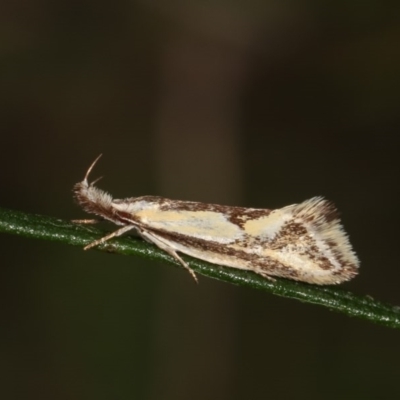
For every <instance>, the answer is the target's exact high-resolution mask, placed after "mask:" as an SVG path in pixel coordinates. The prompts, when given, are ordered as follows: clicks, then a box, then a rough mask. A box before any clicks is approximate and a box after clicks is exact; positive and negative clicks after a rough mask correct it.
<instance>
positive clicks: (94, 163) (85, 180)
mask: <svg viewBox="0 0 400 400" xmlns="http://www.w3.org/2000/svg"><path fill="white" fill-rule="evenodd" d="M102 155H103V154H100V155H99V156H98V157H97V158H96V159H95V160H94V161H93V162H92V165H91V166H90V167H89V169H88V170H87V172H86V175H85V178H84V179H83V181H84V182H87V179H88V177H89V174H90V172H91V171H92V169H93V167H94V166H95V165H96V163H97V161H99V159H100V157H101V156H102ZM99 179H101V178H99ZM99 179H97V180H96V181H95V182H97V181H98V180H99Z"/></svg>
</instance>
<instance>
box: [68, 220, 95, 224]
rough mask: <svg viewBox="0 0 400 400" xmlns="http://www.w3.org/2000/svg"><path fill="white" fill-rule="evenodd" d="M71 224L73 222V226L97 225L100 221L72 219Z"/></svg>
mask: <svg viewBox="0 0 400 400" xmlns="http://www.w3.org/2000/svg"><path fill="white" fill-rule="evenodd" d="M71 222H73V223H74V224H85V225H89V224H98V223H99V222H101V220H100V219H72V220H71Z"/></svg>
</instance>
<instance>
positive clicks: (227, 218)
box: [73, 154, 359, 285]
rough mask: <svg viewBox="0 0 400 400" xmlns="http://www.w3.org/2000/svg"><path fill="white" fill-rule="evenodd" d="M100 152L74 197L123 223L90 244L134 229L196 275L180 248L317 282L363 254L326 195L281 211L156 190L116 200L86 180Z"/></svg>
mask: <svg viewBox="0 0 400 400" xmlns="http://www.w3.org/2000/svg"><path fill="white" fill-rule="evenodd" d="M100 157H101V154H100V156H98V157H97V158H96V160H95V161H94V162H93V163H92V165H91V166H90V167H89V169H88V171H87V172H86V175H85V177H84V179H83V180H82V181H81V182H79V183H77V184H76V185H75V186H74V189H73V190H74V197H75V199H76V201H77V202H78V204H80V206H81V207H82V208H83V209H84V210H85V211H86V212H88V213H91V214H95V215H97V216H98V217H101V218H102V219H105V220H108V221H111V222H113V223H115V224H116V225H120V226H122V227H121V228H119V229H117V230H116V231H114V232H111V233H110V234H108V235H106V236H104V237H102V238H101V239H98V240H95V241H94V242H92V243H90V244H88V245H87V246H86V247H85V248H84V249H85V250H87V249H90V248H92V247H95V246H98V245H100V244H102V243H104V242H106V241H108V240H110V239H112V238H114V237H117V236H120V235H122V234H124V233H126V232H128V231H130V230H134V231H135V232H136V233H137V234H139V235H140V236H141V237H142V238H143V239H145V240H146V241H148V242H151V243H153V244H155V245H156V246H158V247H159V248H160V249H162V250H164V251H165V252H166V253H168V254H169V255H171V256H172V257H173V258H174V259H175V260H177V261H178V262H179V263H180V264H181V265H182V266H183V267H184V268H186V269H187V270H188V271H189V272H190V274H191V275H192V276H193V278H194V279H195V280H196V281H197V277H196V274H195V273H194V271H193V270H192V269H191V268H190V267H189V265H188V264H187V263H186V262H185V261H184V260H183V259H182V258H181V257H180V256H179V254H178V253H182V254H187V255H189V256H192V257H195V258H198V259H201V260H204V261H208V262H210V263H212V264H218V265H222V266H226V267H231V268H237V269H242V270H248V271H253V272H255V273H257V274H259V275H262V276H263V277H265V278H269V279H273V278H274V277H283V278H288V279H294V280H297V281H302V282H307V283H312V284H318V285H329V284H338V283H341V282H344V281H347V280H349V279H352V278H353V277H354V276H356V275H357V273H358V267H359V260H358V258H357V256H356V254H355V253H354V251H353V250H352V247H351V245H350V242H349V240H348V236H347V234H346V233H345V231H344V230H343V227H342V225H341V223H340V220H339V218H338V215H337V211H336V208H335V206H334V205H333V204H332V203H331V202H329V201H327V200H325V199H324V198H322V197H313V198H311V199H309V200H306V201H304V202H303V203H300V204H293V205H290V206H287V207H283V208H280V209H275V210H269V209H258V208H244V207H231V206H223V205H218V204H206V203H199V202H192V201H181V200H171V199H166V198H163V197H157V196H141V197H132V198H127V199H113V198H112V197H111V195H109V194H108V193H106V192H104V191H103V190H101V189H98V188H97V187H95V186H94V184H95V183H96V182H97V181H98V179H97V180H95V181H94V182H92V183H89V182H88V177H89V174H90V172H91V171H92V169H93V167H94V165H95V164H96V162H97V161H98V160H99V158H100ZM86 221H90V222H93V220H86ZM78 222H84V221H78Z"/></svg>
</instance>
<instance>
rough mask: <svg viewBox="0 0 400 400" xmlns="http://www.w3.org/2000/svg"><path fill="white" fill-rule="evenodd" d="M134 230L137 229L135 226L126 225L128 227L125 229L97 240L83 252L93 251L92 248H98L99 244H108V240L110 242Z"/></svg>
mask: <svg viewBox="0 0 400 400" xmlns="http://www.w3.org/2000/svg"><path fill="white" fill-rule="evenodd" d="M134 228H136V226H134V225H126V226H124V227H122V228H120V229H117V230H116V231H114V232H111V233H110V234H108V235H107V236H104V237H102V238H101V239H98V240H95V241H94V242H92V243H89V244H88V245H87V246H85V247H84V248H83V250H88V249H91V248H92V247H95V246H98V245H99V244H102V243H104V242H107V240H110V239H112V238H114V237H117V236H121V235H122V234H124V233H125V232H128V231H130V230H131V229H134Z"/></svg>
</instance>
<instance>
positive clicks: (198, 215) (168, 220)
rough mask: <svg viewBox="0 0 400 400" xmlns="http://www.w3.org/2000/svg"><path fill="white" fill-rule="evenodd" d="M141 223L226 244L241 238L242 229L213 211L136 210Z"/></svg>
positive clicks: (155, 228)
mask: <svg viewBox="0 0 400 400" xmlns="http://www.w3.org/2000/svg"><path fill="white" fill-rule="evenodd" d="M135 215H136V217H138V218H140V220H141V222H142V223H143V224H146V225H148V226H150V227H151V229H154V230H157V229H160V230H165V231H170V232H177V233H179V234H181V235H187V236H189V237H192V238H198V239H203V240H212V241H215V242H217V243H221V244H226V243H231V242H234V241H235V240H237V239H241V238H243V236H244V233H243V231H242V229H241V228H240V227H239V226H238V225H236V224H234V223H232V222H230V221H229V220H228V219H227V218H226V216H225V215H224V214H221V213H218V212H213V211H159V210H157V209H147V210H142V211H139V212H137V213H136V214H135Z"/></svg>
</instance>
